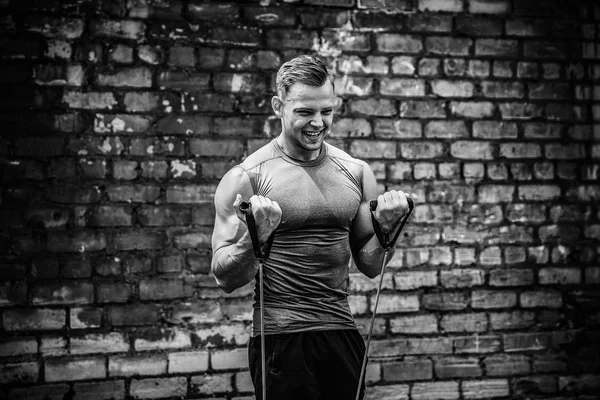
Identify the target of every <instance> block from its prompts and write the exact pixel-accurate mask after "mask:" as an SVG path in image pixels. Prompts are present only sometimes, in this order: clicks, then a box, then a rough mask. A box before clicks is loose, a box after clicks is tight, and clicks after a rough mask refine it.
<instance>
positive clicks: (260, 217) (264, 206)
mask: <svg viewBox="0 0 600 400" xmlns="http://www.w3.org/2000/svg"><path fill="white" fill-rule="evenodd" d="M242 201H243V199H242V195H241V194H238V195H237V196H236V198H235V201H234V202H233V207H234V208H235V212H236V214H237V216H238V218H239V219H240V220H242V221H243V222H244V223H246V215H245V214H244V213H243V212H241V211H240V204H242ZM249 202H250V204H251V205H252V214H253V215H254V221H255V222H256V230H257V231H258V232H257V233H258V240H260V242H261V243H265V242H266V241H267V240H268V239H269V236H271V233H273V231H274V230H275V229H277V227H278V226H279V223H280V222H281V208H280V207H279V204H277V202H276V201H273V200H270V199H268V198H266V197H263V196H257V195H254V196H252V197H250V200H249Z"/></svg>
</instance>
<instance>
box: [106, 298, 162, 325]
mask: <svg viewBox="0 0 600 400" xmlns="http://www.w3.org/2000/svg"><path fill="white" fill-rule="evenodd" d="M159 317H160V309H159V307H158V306H157V305H155V304H148V303H145V304H133V305H123V306H111V307H109V308H108V312H107V321H108V323H109V325H110V326H124V325H127V326H138V325H155V324H157V323H158V321H159Z"/></svg>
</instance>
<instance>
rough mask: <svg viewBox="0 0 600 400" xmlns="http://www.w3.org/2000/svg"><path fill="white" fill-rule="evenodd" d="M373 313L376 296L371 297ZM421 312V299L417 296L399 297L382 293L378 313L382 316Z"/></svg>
mask: <svg viewBox="0 0 600 400" xmlns="http://www.w3.org/2000/svg"><path fill="white" fill-rule="evenodd" d="M371 305H372V307H371V312H373V308H374V306H375V296H374V295H373V296H371ZM418 310H419V298H418V296H416V295H397V294H391V293H382V294H381V297H380V298H379V305H378V308H377V312H378V313H381V314H387V313H400V312H411V311H418Z"/></svg>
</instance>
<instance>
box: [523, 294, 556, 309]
mask: <svg viewBox="0 0 600 400" xmlns="http://www.w3.org/2000/svg"><path fill="white" fill-rule="evenodd" d="M520 302H521V307H523V308H536V307H548V308H560V307H561V306H562V304H563V301H562V295H561V294H560V292H557V291H550V290H547V291H542V290H538V291H531V290H530V291H526V292H523V293H521V295H520Z"/></svg>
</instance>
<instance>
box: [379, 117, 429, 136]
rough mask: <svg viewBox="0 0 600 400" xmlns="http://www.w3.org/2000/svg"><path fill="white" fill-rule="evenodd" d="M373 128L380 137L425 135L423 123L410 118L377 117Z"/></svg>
mask: <svg viewBox="0 0 600 400" xmlns="http://www.w3.org/2000/svg"><path fill="white" fill-rule="evenodd" d="M374 122H375V126H374V128H373V130H374V131H375V132H377V137H379V138H382V139H383V138H385V139H390V138H392V139H393V138H401V139H403V138H420V137H422V136H423V133H422V127H421V123H420V122H419V121H414V120H408V119H388V118H377V119H375V121H374Z"/></svg>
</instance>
